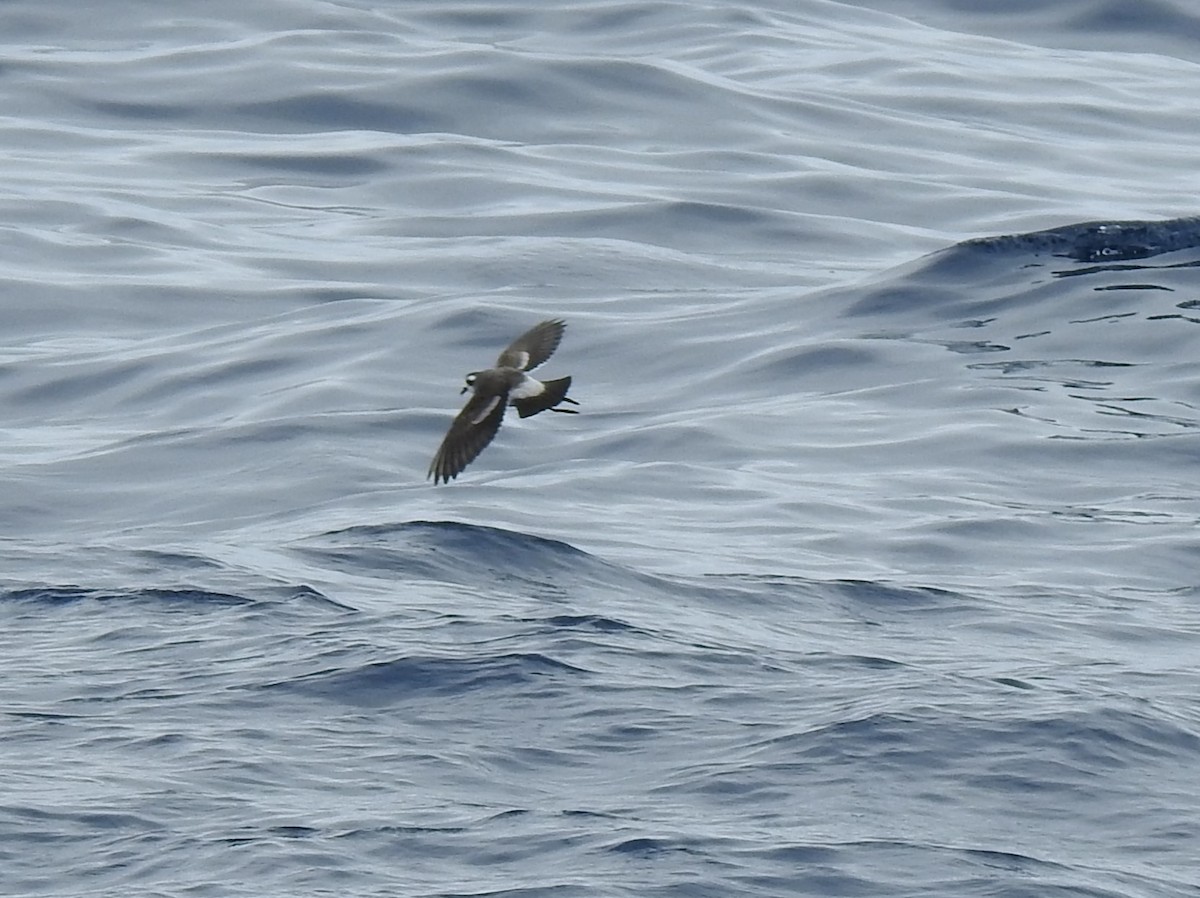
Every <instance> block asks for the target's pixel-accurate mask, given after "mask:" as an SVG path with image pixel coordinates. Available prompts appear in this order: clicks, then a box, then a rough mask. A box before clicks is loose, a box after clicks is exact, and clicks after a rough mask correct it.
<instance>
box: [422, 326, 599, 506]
mask: <svg viewBox="0 0 1200 898" xmlns="http://www.w3.org/2000/svg"><path fill="white" fill-rule="evenodd" d="M566 326H567V325H566V322H564V321H561V320H559V319H557V318H556V319H553V320H551V321H543V322H542V323H541V324H539V325H536V326H535V327H533V328H531V329H530V330H529V331H527V332H526V333H524V334H522V335H521V336H519V337H517V339H516V340H514V341H513V344H512V345H511V346H510V347H508V349H506V350H504V352H502V353H500V358H498V359H497V360H496V367H495V368H488V369H487V370H486V371H472V372H471V373H470V374H468V375H467V385H466V386H465V387H463V388H462V392H463V393H465V392H467V390H471V391H473V395H472V396H471V398H470V399H469V400H467V404H466V405H465V406H463V410H462V411H461V412H459V413H458V417H457V418H455V419H454V423H453V424H451V425H450V430H449V431H447V433H446V438H445V439H444V440H442V445H441V446H440V447H439V448H438V451H437V455H435V456H434V457H433V462H432V463H431V464H430V465H429V473H428V474H427V475H426V477H432V478H433V482H434V483H438V482H439V481H440V482H442V483H449V482H450V481H451V480H452V479H453V478H455V477H457V476H458V475H459V474H461V473H462V471H463V468H465V467H466V466H467V465H469V464H470V463H471V462H473V461H474V460H475V457H476V456H477V455H479V453H480V452H482V451H483V450H484V448H485V447H486V446H487V444H488V443H490V442H491V441H492V437H494V436H495V435H496V431H497V430H499V429H500V422H501V421H502V420H503V419H504V409H505V407H506V406H509V405H511V406H513V407H514V408H516V410H517V413H518V414H519V415H520V416H521V417H522V418H528V417H529V416H530V415H536V414H537V413H538V412H544V411H546V409H549V410H550V411H552V412H563V413H564V414H568V415H577V414H579V413H578V412H576V411H575V410H574V409H569V408H555V406H556V405H559V404H560V403H563V402H569V403H571V405H579V403H578V402H576V401H575V400H574V399H569V398H568V397H567V390H568V389H570V387H571V378H569V377H560V378H559V379H558V380H547V381H545V382H543V381H539V380H537V379H535V378H532V377H530V376H529V375H528V374H526V373H525V372H526V371H532V370H533V369H534V368H536V367H537V366H538V365H540V364H541V363H542V362H544V361H546V359H548V358H550V356H551V355H552V354H553V353H554V350H555V349H557V348H558V344H559V341H560V340H562V335H563V328H565V327H566Z"/></svg>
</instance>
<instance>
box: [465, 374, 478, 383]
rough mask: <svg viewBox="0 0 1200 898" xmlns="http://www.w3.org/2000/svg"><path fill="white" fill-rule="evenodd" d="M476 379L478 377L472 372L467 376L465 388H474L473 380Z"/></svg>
mask: <svg viewBox="0 0 1200 898" xmlns="http://www.w3.org/2000/svg"><path fill="white" fill-rule="evenodd" d="M476 377H478V375H477V374H475V372H473V371H472V372H471V373H470V374H468V375H467V386H468V387H473V386H475V378H476Z"/></svg>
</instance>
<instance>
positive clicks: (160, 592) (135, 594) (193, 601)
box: [0, 586, 254, 607]
mask: <svg viewBox="0 0 1200 898" xmlns="http://www.w3.org/2000/svg"><path fill="white" fill-rule="evenodd" d="M0 601H11V602H21V603H27V604H31V605H52V606H56V605H66V604H76V603H82V602H117V603H150V604H153V605H156V606H160V607H170V606H172V605H179V606H188V607H220V606H235V605H248V604H252V603H253V602H254V600H253V599H249V598H247V597H245V596H239V595H230V594H227V593H215V592H210V591H208V590H203V589H188V588H178V589H145V588H142V589H131V590H128V591H117V590H108V589H88V588H86V587H79V586H35V587H26V588H22V589H11V590H4V591H3V592H0Z"/></svg>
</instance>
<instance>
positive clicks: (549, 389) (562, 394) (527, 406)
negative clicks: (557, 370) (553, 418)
mask: <svg viewBox="0 0 1200 898" xmlns="http://www.w3.org/2000/svg"><path fill="white" fill-rule="evenodd" d="M542 386H543V387H545V389H544V390H542V392H540V393H538V394H537V395H536V396H530V397H529V398H528V399H518V400H516V401H515V402H513V407H514V408H516V410H517V414H519V415H520V416H521V417H522V418H528V417H529V416H530V415H536V414H537V413H538V412H544V411H546V409H549V410H550V411H552V412H562V413H564V414H567V415H577V414H579V413H578V412H577V411H575V410H574V409H572V408H555V407H554V406H556V405H558V404H559V403H561V402H569V403H571V405H579V403H578V402H576V401H575V400H574V399H570V398H568V397H567V390H569V389H571V378H569V377H560V378H559V379H558V380H547V381H544V382H543V383H542Z"/></svg>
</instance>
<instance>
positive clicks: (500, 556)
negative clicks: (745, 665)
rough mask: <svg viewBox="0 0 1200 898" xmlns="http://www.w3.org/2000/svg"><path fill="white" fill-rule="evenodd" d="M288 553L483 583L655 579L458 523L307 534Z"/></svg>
mask: <svg viewBox="0 0 1200 898" xmlns="http://www.w3.org/2000/svg"><path fill="white" fill-rule="evenodd" d="M291 550H292V551H294V552H296V553H298V554H299V555H301V556H303V557H304V558H305V559H306V560H308V561H309V562H312V563H317V564H319V565H321V566H328V567H332V568H335V569H338V570H353V571H355V572H357V573H365V572H371V573H375V574H387V575H392V576H401V577H405V578H421V579H433V580H437V581H439V582H444V583H470V584H473V585H480V586H486V585H488V584H497V578H501V579H500V581H499V583H500V585H502V584H503V583H504V582H506V581H510V580H515V581H525V582H536V583H541V584H547V583H551V582H553V581H555V580H564V581H566V582H570V583H574V584H577V585H583V584H587V583H591V582H602V583H606V584H609V585H614V586H615V585H624V586H633V585H636V586H643V587H644V586H654V585H657V584H658V581H656V580H655V579H654V578H652V577H647V576H645V575H642V574H638V573H636V572H634V571H632V570H630V569H627V568H622V567H621V566H619V565H615V564H612V563H610V562H607V561H603V560H602V559H599V558H597V557H595V556H593V555H589V554H588V553H586V552H583V551H581V550H579V549H577V548H575V547H574V546H571V545H569V544H568V543H565V542H561V541H559V540H553V539H547V538H545V537H540V536H534V535H531V534H527V533H519V532H517V531H513V530H504V529H501V528H497V527H485V526H481V525H477V524H466V523H461V522H457V521H409V522H401V523H395V524H373V525H359V526H354V527H348V528H346V529H344V530H336V531H330V532H328V533H325V534H322V535H320V536H316V537H310V538H306V539H304V540H301V541H299V542H297V543H294V544H292V546H291Z"/></svg>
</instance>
